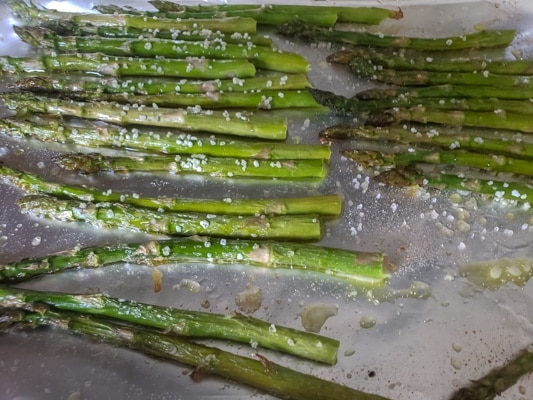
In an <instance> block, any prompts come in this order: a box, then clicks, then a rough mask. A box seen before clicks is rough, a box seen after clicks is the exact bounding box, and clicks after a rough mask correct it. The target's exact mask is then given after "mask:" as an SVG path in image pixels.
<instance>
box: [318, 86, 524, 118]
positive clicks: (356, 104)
mask: <svg viewBox="0 0 533 400" xmlns="http://www.w3.org/2000/svg"><path fill="white" fill-rule="evenodd" d="M309 93H311V95H312V96H313V97H314V99H315V100H316V101H317V102H318V103H320V104H322V105H324V106H327V107H329V108H331V109H333V110H335V111H336V112H338V113H353V114H358V113H361V114H364V113H370V112H375V111H379V110H387V109H391V108H413V107H425V108H426V109H429V110H444V111H451V110H460V111H490V112H502V111H508V112H511V113H515V114H525V115H528V114H533V103H532V102H531V101H529V100H510V99H498V98H453V97H445V98H442V97H416V96H411V95H409V94H408V93H407V94H406V95H399V96H398V97H390V98H384V99H379V100H378V99H369V100H362V99H360V98H358V96H357V95H356V96H354V97H351V98H346V97H343V96H339V95H335V94H333V93H330V92H324V91H321V90H317V89H310V90H309Z"/></svg>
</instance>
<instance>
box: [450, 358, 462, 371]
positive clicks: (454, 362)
mask: <svg viewBox="0 0 533 400" xmlns="http://www.w3.org/2000/svg"><path fill="white" fill-rule="evenodd" d="M450 362H451V364H452V367H454V368H455V369H461V367H462V366H463V363H462V362H461V360H459V359H458V358H456V357H452V358H451V359H450Z"/></svg>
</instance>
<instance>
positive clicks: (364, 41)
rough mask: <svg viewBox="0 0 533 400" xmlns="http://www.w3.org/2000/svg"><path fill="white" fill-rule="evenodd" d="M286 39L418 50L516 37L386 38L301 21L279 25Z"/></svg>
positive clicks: (506, 33) (499, 33)
mask: <svg viewBox="0 0 533 400" xmlns="http://www.w3.org/2000/svg"><path fill="white" fill-rule="evenodd" d="M278 31H279V32H280V33H281V34H282V35H285V36H289V37H293V38H296V39H301V40H304V41H306V42H319V41H327V42H338V43H346V44H353V45H364V46H374V47H398V48H413V49H419V50H442V51H446V50H457V49H467V48H487V47H500V46H502V47H503V46H507V45H509V44H510V43H511V42H512V41H513V39H514V38H515V35H516V32H515V31H514V30H495V31H489V30H486V31H480V32H476V33H471V34H466V35H463V36H458V37H443V38H418V37H402V36H387V35H380V34H373V33H368V32H357V31H341V30H336V29H334V28H333V29H332V28H322V27H318V26H312V25H309V24H306V23H303V22H302V21H290V22H287V23H285V24H282V25H280V26H278Z"/></svg>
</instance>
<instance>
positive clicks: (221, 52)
mask: <svg viewBox="0 0 533 400" xmlns="http://www.w3.org/2000/svg"><path fill="white" fill-rule="evenodd" d="M14 29H15V32H16V33H17V35H18V36H19V37H20V38H21V39H22V40H23V41H24V42H26V43H29V44H31V45H33V46H37V47H40V48H47V49H51V50H54V51H57V52H61V53H101V54H106V55H110V56H121V57H129V56H135V57H144V58H152V57H165V58H169V59H183V58H191V57H198V58H204V57H205V58H208V59H247V60H249V61H251V62H252V63H253V64H254V65H255V66H256V67H257V68H262V69H266V70H272V71H280V72H286V73H305V72H307V70H308V69H309V62H308V61H307V60H306V59H305V58H304V57H302V56H301V55H299V54H296V53H289V52H282V51H279V50H272V49H269V48H267V47H261V46H255V45H253V44H251V45H247V46H243V45H238V44H231V43H225V42H222V41H220V40H214V41H209V40H203V41H198V42H195V41H189V40H187V41H185V40H172V39H151V38H140V39H139V38H135V39H122V38H102V37H98V36H59V35H57V34H55V33H54V32H52V31H50V30H49V29H45V28H42V27H28V26H26V27H14ZM215 67H216V66H215ZM207 68H209V67H207Z"/></svg>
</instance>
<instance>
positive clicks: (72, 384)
mask: <svg viewBox="0 0 533 400" xmlns="http://www.w3.org/2000/svg"><path fill="white" fill-rule="evenodd" d="M428 3H429V5H428ZM433 3H435V2H431V1H427V2H424V1H389V2H381V1H380V2H357V1H351V2H349V3H347V2H338V4H365V5H386V6H391V7H398V6H401V7H402V9H403V11H404V14H405V19H404V20H402V21H389V22H387V23H384V24H383V25H382V26H380V27H377V28H373V29H374V30H376V31H378V30H379V31H382V32H384V33H404V34H408V35H426V36H430V35H445V34H449V33H462V32H464V31H465V30H471V29H473V28H474V27H479V26H481V25H484V26H486V27H488V28H509V27H514V28H517V29H519V31H520V33H521V34H520V37H519V38H518V40H517V41H516V43H515V44H514V50H520V51H523V53H524V54H528V52H530V47H531V36H530V29H531V28H532V27H533V18H532V12H533V8H532V4H533V3H530V2H528V1H527V0H523V1H477V2H467V3H464V2H457V1H441V2H438V4H433ZM54 4H55V5H60V6H63V7H65V6H69V5H70V6H72V5H75V6H77V7H79V8H81V9H88V8H89V7H90V3H89V2H85V1H82V0H79V1H75V2H67V3H63V2H55V3H53V4H50V6H53V5H54ZM117 4H128V5H132V6H138V7H144V6H145V4H144V3H143V2H138V1H135V2H124V1H119V0H117ZM0 14H1V15H3V16H4V17H3V19H2V20H1V21H0V24H1V27H0V28H1V34H2V37H1V40H0V54H2V55H5V54H9V55H22V54H26V53H29V52H31V51H32V49H30V48H29V47H28V46H25V45H23V44H21V43H20V42H19V41H18V40H17V39H16V37H15V36H14V34H13V33H12V30H11V28H10V26H11V25H12V24H13V22H14V21H13V19H12V18H10V17H6V16H8V15H9V13H8V9H7V7H6V5H5V4H4V3H3V2H0ZM276 39H277V41H278V43H279V44H280V46H281V47H283V48H284V49H289V50H291V49H292V50H293V51H297V52H299V53H301V54H303V55H305V56H306V57H308V58H309V59H310V60H311V61H312V64H313V70H312V71H311V73H310V75H309V76H310V79H311V81H312V82H313V84H315V86H316V87H318V88H321V89H327V90H333V91H336V92H338V93H341V94H345V95H350V94H354V93H355V92H356V91H358V90H361V89H362V88H363V87H366V86H365V85H366V84H365V83H364V82H358V81H356V80H354V79H353V78H351V77H350V76H348V74H347V73H346V71H343V70H342V69H341V68H338V67H333V66H330V65H327V63H326V62H325V61H324V59H325V56H326V55H327V54H329V53H331V52H332V50H331V49H329V48H327V47H325V46H318V47H316V46H302V45H295V44H293V43H290V42H288V41H286V40H285V39H281V38H276ZM334 122H335V119H334V118H333V117H331V116H317V115H300V116H293V117H291V125H290V131H289V134H290V139H289V140H292V141H303V142H317V140H318V139H317V133H318V132H319V131H320V130H321V129H322V128H324V127H326V126H328V125H330V124H332V123H334ZM340 146H341V145H340V144H334V145H333V153H334V156H333V159H332V163H331V172H330V174H329V176H328V178H327V179H326V180H325V181H324V182H323V183H321V184H314V185H307V184H304V183H299V184H295V185H292V184H291V185H287V184H280V183H267V182H244V181H231V182H230V181H213V180H207V179H198V178H194V177H168V176H165V175H159V176H148V175H146V176H138V175H137V176H107V177H100V178H92V179H91V178H81V177H79V176H75V175H72V176H68V175H61V176H60V175H56V174H55V171H53V170H52V169H51V168H50V165H49V163H48V160H49V159H50V156H51V155H52V154H54V153H55V152H59V151H63V150H64V148H62V147H61V146H53V147H51V148H44V147H43V146H42V145H41V144H39V143H35V142H29V141H19V140H13V139H8V138H7V137H6V136H4V135H0V160H2V161H4V162H6V163H7V164H9V165H10V166H13V167H20V168H24V169H26V170H29V171H31V172H35V173H38V174H40V175H42V176H44V177H47V178H48V179H52V180H64V181H68V182H76V183H91V184H93V185H98V187H101V188H102V189H103V190H106V189H107V188H113V189H117V190H123V191H132V192H137V193H140V194H146V195H147V194H150V195H169V196H170V195H171V196H194V195H197V196H206V197H215V198H218V197H244V196H275V195H287V196H289V195H299V194H309V193H337V192H338V193H341V194H342V195H343V197H344V199H345V209H344V211H343V214H342V216H341V218H340V219H339V220H337V221H332V222H330V223H328V225H327V231H326V234H325V237H324V239H323V242H322V243H323V244H325V245H331V246H336V247H343V248H348V249H355V250H379V251H384V252H386V253H387V254H388V256H389V257H390V259H391V260H392V261H393V262H394V263H395V264H396V265H397V266H398V271H397V272H396V273H395V275H394V277H393V279H392V282H391V288H392V289H391V290H392V291H394V290H403V289H406V288H408V287H409V286H410V285H411V284H412V282H414V281H420V282H424V283H425V284H427V285H429V286H430V287H431V291H432V295H431V297H430V298H428V299H426V300H418V299H414V298H404V297H398V298H396V299H395V300H391V298H393V297H394V296H389V301H386V300H383V299H382V300H380V299H379V298H373V299H372V298H371V299H369V298H368V296H366V295H365V293H353V291H351V289H350V288H348V287H346V286H344V285H343V284H340V283H338V282H335V281H331V280H327V279H324V278H322V277H317V276H315V275H312V274H305V273H302V272H276V273H274V272H271V271H265V270H262V269H258V268H250V267H249V266H232V267H229V268H228V267H224V268H217V267H213V266H207V265H205V266H204V265H183V266H181V267H180V268H175V266H174V267H173V266H163V267H161V268H160V269H161V271H162V273H163V290H162V291H161V292H160V293H154V292H153V290H152V271H151V270H150V269H149V268H146V267H141V266H136V265H116V266H113V267H109V268H105V269H99V270H83V271H70V272H67V273H63V274H59V275H55V276H48V277H44V278H42V279H38V280H34V281H31V282H27V283H25V284H23V286H25V287H32V288H38V289H46V290H57V291H68V292H84V291H88V290H91V291H93V290H101V291H104V292H105V293H107V294H109V295H112V296H117V297H123V298H130V299H135V300H138V301H143V302H149V303H154V304H162V305H170V306H175V307H183V308H187V309H196V310H205V308H204V307H203V306H202V304H204V305H205V303H204V302H205V301H206V300H208V301H209V306H208V308H207V310H209V311H213V312H219V313H227V312H230V311H233V310H235V309H236V304H235V297H236V296H237V294H238V293H240V292H242V291H243V290H245V289H246V288H247V287H254V286H256V287H259V288H261V289H262V292H263V294H264V297H263V301H262V307H261V308H260V309H259V310H258V311H256V312H255V313H254V314H253V315H254V316H256V317H258V318H263V319H267V320H269V321H271V322H272V323H275V324H283V325H288V326H292V327H296V328H302V324H301V320H300V317H299V314H300V313H301V311H302V309H303V308H304V307H305V306H308V305H311V304H315V303H323V304H327V305H335V306H336V307H338V313H337V315H336V316H333V317H331V318H329V319H328V320H327V321H326V323H325V325H324V326H323V328H322V330H321V333H322V334H324V335H328V336H331V337H334V338H337V339H340V340H341V348H340V351H339V362H338V364H337V365H335V366H333V367H325V366H319V365H312V364H310V363H307V362H303V361H300V360H294V359H291V358H289V357H285V356H279V355H278V354H274V353H271V352H267V351H264V352H263V353H262V354H263V355H265V356H266V357H268V358H270V359H272V360H276V361H279V362H281V363H283V364H285V365H288V366H291V367H294V368H296V369H299V370H301V371H305V372H310V373H313V374H315V375H318V376H321V377H323V378H326V379H332V380H335V381H337V382H340V383H343V384H346V385H350V386H353V387H356V388H360V389H364V390H368V391H370V392H374V393H378V394H381V395H383V396H388V397H390V398H391V399H396V400H422V399H424V400H441V399H446V398H447V396H449V395H450V394H451V393H452V392H453V391H454V390H456V389H457V388H459V387H461V386H463V385H465V384H467V383H468V382H469V381H470V380H473V379H476V378H478V377H480V376H481V375H482V374H484V373H485V372H487V371H488V370H490V369H491V368H492V367H494V366H496V365H499V364H501V363H503V362H504V361H505V360H507V359H508V358H509V357H511V356H512V355H513V354H514V353H516V352H518V351H519V350H520V349H521V348H523V347H525V346H526V345H528V344H530V343H532V342H533V307H532V304H533V303H532V298H533V284H532V283H531V282H530V283H529V284H527V285H526V286H525V287H524V288H518V287H515V286H512V285H508V286H504V287H502V288H501V289H499V290H497V291H492V292H491V291H482V290H479V289H477V288H475V287H473V286H472V285H471V284H470V283H469V282H468V281H467V280H465V279H464V278H463V277H461V276H460V275H459V273H458V266H459V265H462V264H464V263H467V262H471V261H479V260H492V259H497V258H500V257H516V256H529V257H533V249H532V247H533V216H532V213H531V210H530V209H529V208H528V207H525V206H523V205H516V204H509V203H504V202H495V201H492V202H491V201H481V200H479V199H476V198H473V197H470V196H468V195H466V194H464V195H462V197H461V201H460V202H459V201H458V199H457V198H456V197H455V196H452V195H451V194H450V193H438V192H434V191H420V192H416V193H414V192H413V191H407V190H399V189H391V188H388V187H383V186H380V185H378V184H377V183H376V182H374V181H373V179H372V178H371V177H368V176H366V175H365V174H363V173H362V172H361V171H358V170H357V168H356V167H355V166H354V165H353V164H352V163H350V162H349V161H347V160H345V159H342V158H341V157H340V156H339V155H338V150H339V149H340V148H341V147H340ZM21 195H22V194H21V193H20V192H18V191H16V190H15V189H14V188H12V187H9V186H7V185H4V184H0V198H1V202H0V264H2V263H7V262H10V261H16V260H19V259H21V258H24V257H29V256H40V255H46V254H49V253H53V252H56V251H60V250H65V249H69V248H71V247H72V246H75V245H83V246H88V245H95V244H103V243H113V242H124V241H127V240H131V241H133V240H135V241H137V240H140V239H142V237H141V236H139V235H125V234H116V233H115V232H95V231H93V230H90V229H87V228H72V227H71V226H68V227H65V226H62V225H59V224H52V223H50V224H47V223H42V222H38V221H35V220H31V219H29V218H26V217H23V216H21V215H20V214H19V213H18V210H17V207H16V205H15V200H16V199H17V198H18V197H19V196H21ZM460 221H462V222H466V223H467V224H468V229H463V228H464V226H465V225H464V224H463V223H462V222H460ZM443 227H444V228H446V230H445V229H443ZM460 227H463V228H460ZM36 238H38V239H36ZM183 279H190V280H194V281H196V282H198V283H199V284H200V290H199V291H198V292H192V291H189V290H187V289H186V288H183V287H182V288H179V289H178V288H177V286H179V284H180V282H181V281H182V280H183ZM368 320H371V321H372V320H375V325H374V326H373V327H371V328H364V327H363V326H365V325H366V323H367V321H368ZM370 325H372V324H370ZM302 329H303V328H302ZM217 345H221V346H226V344H224V343H222V344H220V343H217ZM231 348H232V350H235V351H238V352H240V353H241V354H249V353H250V352H251V349H250V348H247V347H246V346H232V347H231ZM188 372H190V368H188V367H184V366H181V365H175V364H172V363H168V362H163V361H160V360H157V359H153V358H149V357H145V356H143V355H140V354H137V353H135V352H132V351H129V350H124V349H118V348H114V347H112V346H109V345H104V344H99V343H94V342H92V341H89V340H86V339H84V338H80V337H76V336H72V335H68V334H64V333H60V332H56V331H54V330H38V331H35V332H24V333H20V334H8V335H2V336H0V398H1V399H6V400H7V399H10V400H15V399H17V400H29V399H54V400H57V399H69V400H74V399H107V398H113V399H139V400H140V399H143V400H147V399H158V400H163V399H223V398H228V399H229V398H231V399H248V398H257V399H266V398H270V397H268V396H266V395H262V394H259V393H257V392H256V391H254V390H252V389H249V388H245V387H242V386H239V385H236V384H234V383H232V382H228V381H225V380H221V379H218V378H214V377H209V378H208V379H205V380H204V381H202V382H201V383H193V382H192V381H191V380H190V378H189V377H188V376H187V373H188ZM531 397H533V377H531V376H528V377H524V378H523V379H522V380H521V381H520V382H519V384H518V385H516V386H515V387H513V388H512V389H510V390H509V391H508V392H506V393H504V394H503V396H501V399H505V400H510V399H527V398H531Z"/></svg>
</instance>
